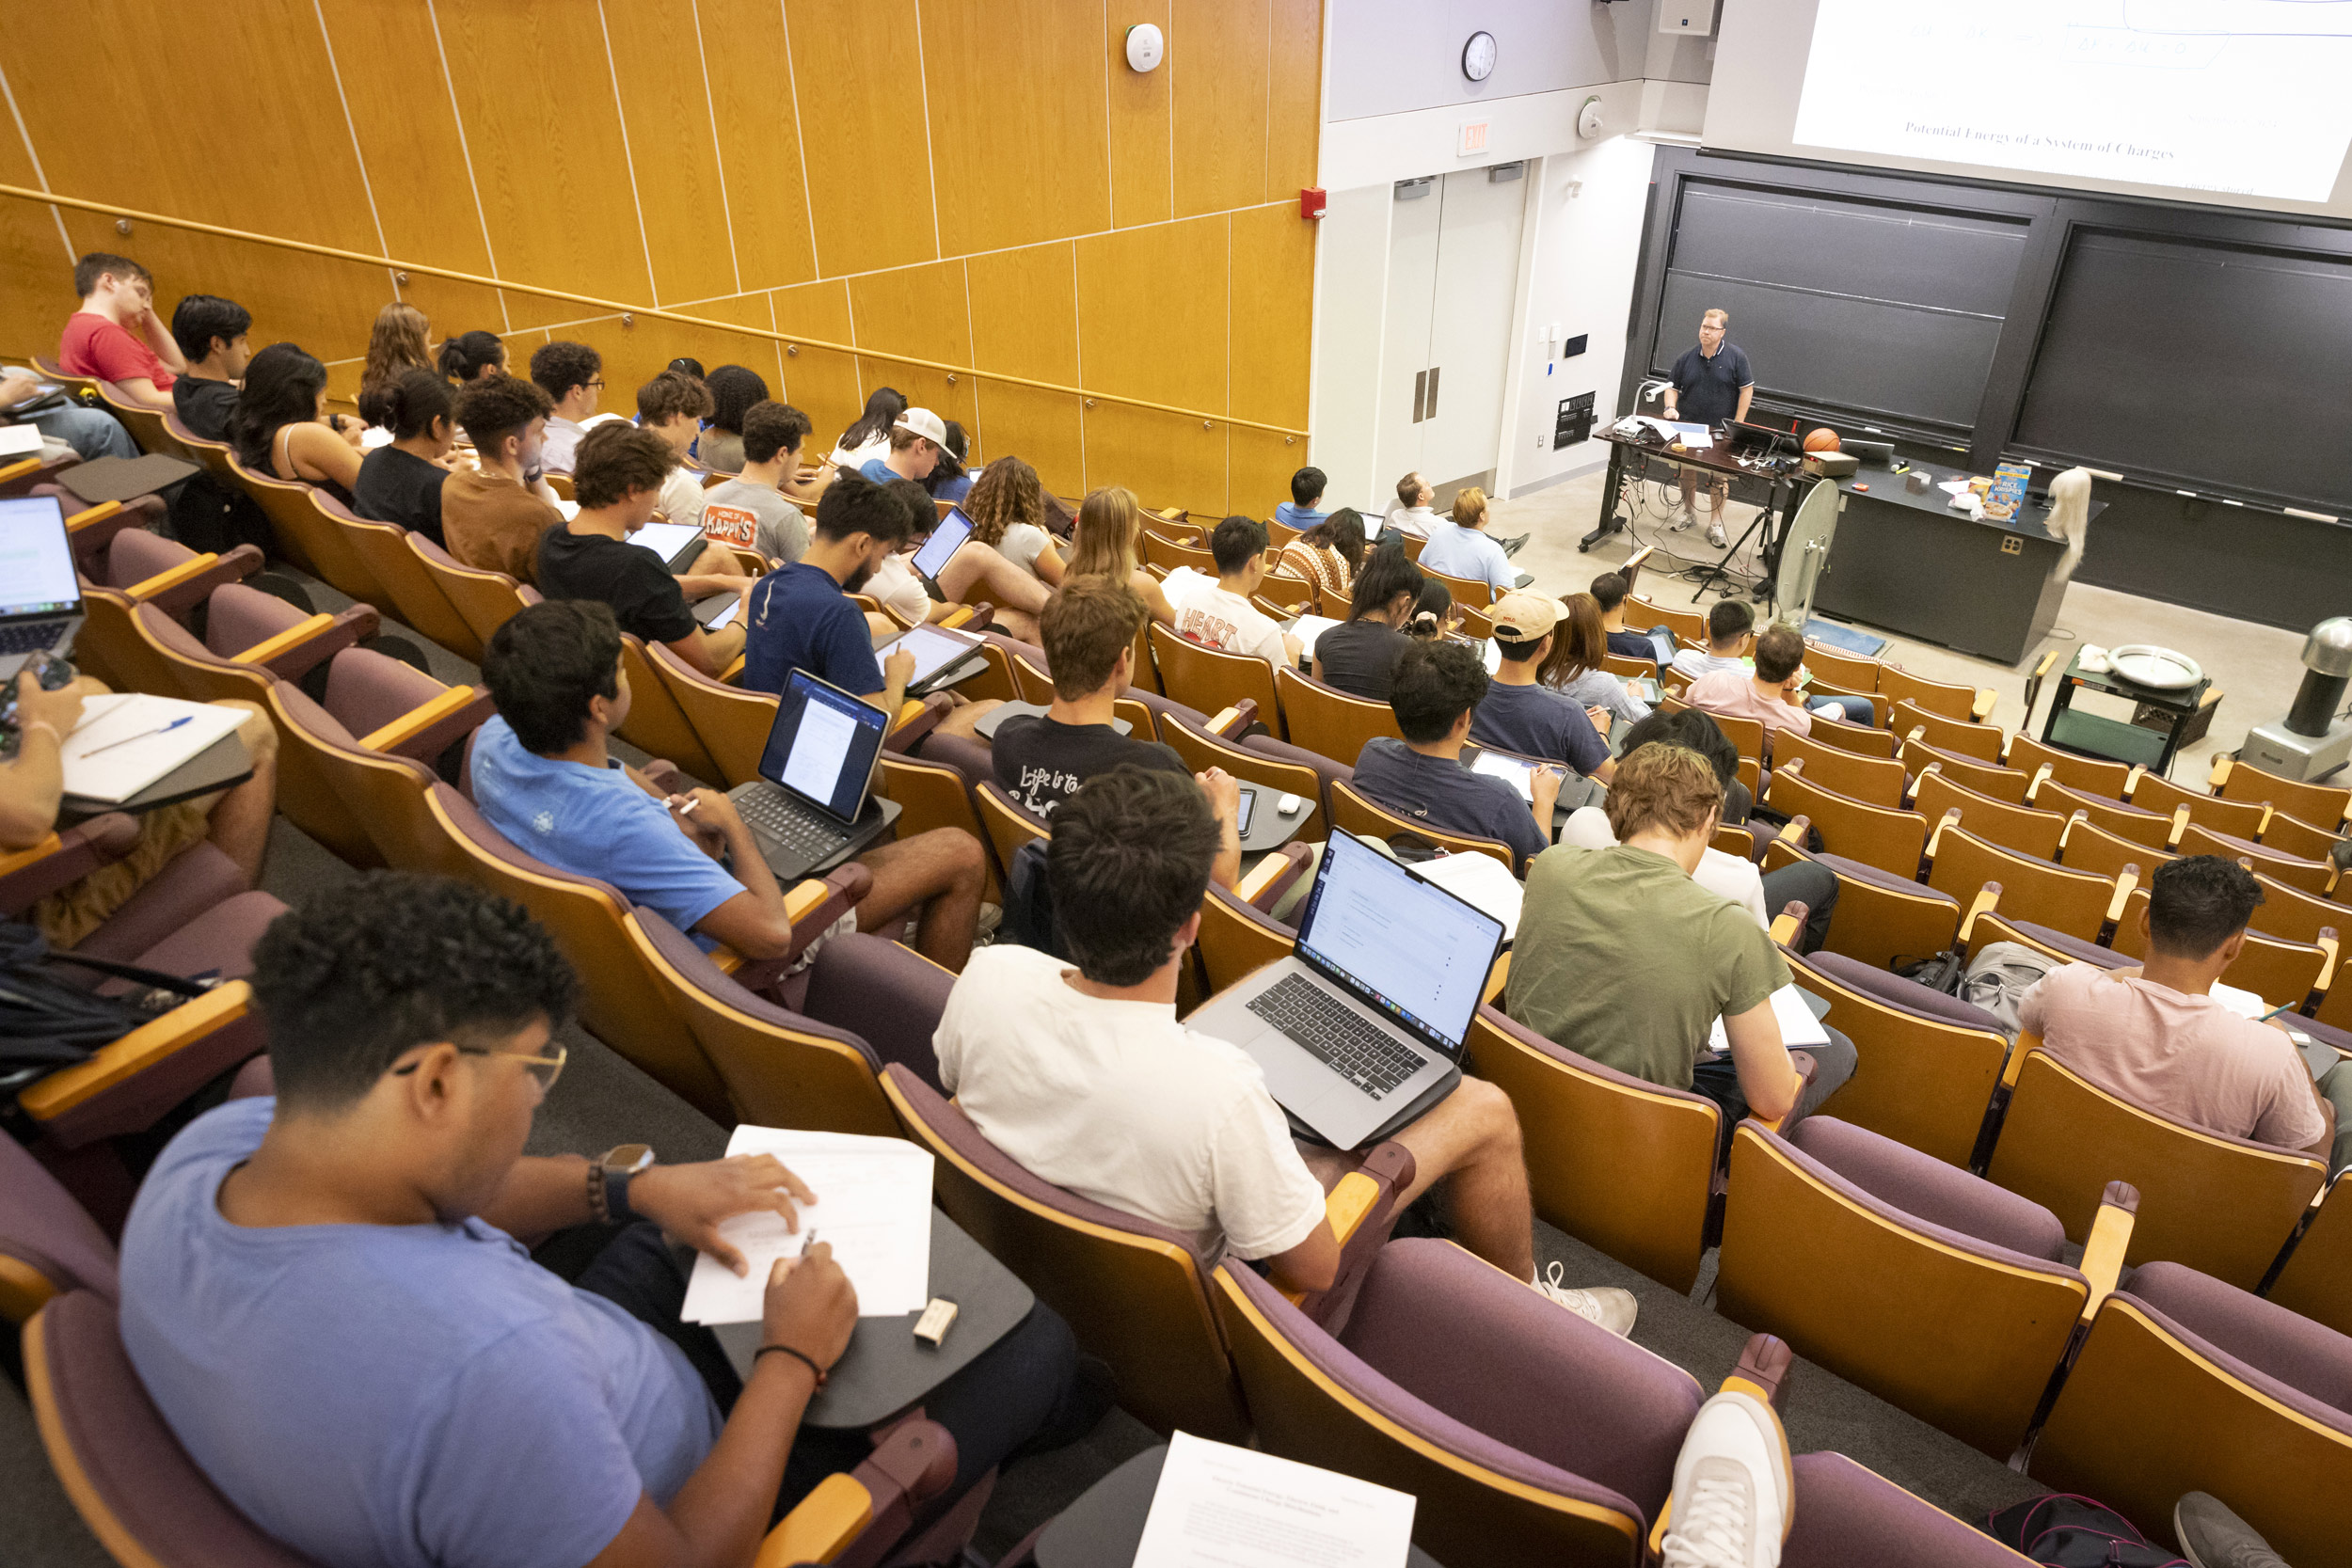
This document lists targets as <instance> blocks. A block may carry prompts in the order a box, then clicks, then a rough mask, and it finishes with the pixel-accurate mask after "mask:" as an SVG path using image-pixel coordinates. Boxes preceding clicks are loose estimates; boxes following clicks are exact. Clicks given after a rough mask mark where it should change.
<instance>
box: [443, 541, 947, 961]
mask: <svg viewBox="0 0 2352 1568" xmlns="http://www.w3.org/2000/svg"><path fill="white" fill-rule="evenodd" d="M792 569H794V568H787V570H792ZM834 596H835V597H836V598H838V597H839V595H838V594H835V595H834ZM842 602H843V603H845V604H846V603H847V602H848V601H847V600H843V601H842ZM869 657H870V655H869ZM482 677H483V679H484V681H485V682H486V683H487V684H488V686H489V688H490V695H491V696H492V697H494V698H495V699H497V702H498V708H499V716H498V717H497V718H496V719H493V720H491V721H489V722H488V723H486V724H485V725H483V726H482V733H481V735H480V736H479V737H478V738H477V739H476V740H475V741H474V747H473V756H472V760H471V764H470V766H471V768H472V772H473V796H474V801H475V803H476V804H477V805H478V806H479V807H480V808H481V810H482V815H483V816H485V817H487V818H488V819H489V821H490V825H491V826H492V827H494V828H496V829H498V831H499V832H502V833H504V834H505V835H506V836H507V837H508V838H509V839H511V840H513V841H514V843H515V846H516V847H517V848H519V849H521V850H522V851H523V852H524V853H525V854H527V855H530V856H532V857H533V858H535V859H538V860H542V861H545V862H546V863H548V864H549V865H552V866H554V867H556V868H557V869H558V870H562V871H568V872H571V873H572V874H573V875H574V876H577V877H593V878H595V879H596V880H598V881H600V882H609V883H611V884H612V886H613V887H616V888H618V889H620V891H621V894H622V895H623V896H624V897H626V898H628V901H629V902H630V903H632V904H643V905H644V906H645V907H646V908H648V909H651V910H653V911H655V912H657V913H658V914H660V916H661V917H662V918H663V919H665V920H667V921H669V922H670V924H671V925H673V926H675V927H677V928H678V929H679V930H681V931H685V932H689V933H691V935H692V936H693V937H694V939H695V940H696V942H700V943H701V944H702V945H703V946H705V947H709V946H712V945H714V944H716V943H718V942H724V943H725V944H726V945H727V946H729V947H731V948H733V949H734V950H735V951H736V952H738V953H740V954H742V955H743V956H744V957H745V958H754V959H762V958H782V957H784V956H785V955H786V954H787V953H789V952H790V951H791V944H792V917H791V914H790V913H789V912H788V911H787V910H786V908H785V902H784V893H783V890H782V889H780V888H779V887H778V886H777V885H776V879H775V875H774V874H773V873H772V872H771V871H770V870H769V869H768V862H767V860H766V858H765V857H764V856H763V855H762V854H761V853H760V848H759V843H758V841H757V840H756V839H755V838H754V837H753V835H752V831H751V829H750V827H749V826H748V825H746V824H745V822H744V821H743V818H742V816H741V815H740V814H739V813H738V812H737V811H736V809H735V802H734V801H733V800H729V799H728V798H727V797H726V796H725V795H723V794H722V793H720V792H719V791H718V790H715V789H695V790H693V791H691V793H689V794H685V795H664V794H662V793H661V792H660V790H658V789H656V788H654V786H653V784H651V783H650V782H648V781H647V780H646V778H645V777H644V774H642V773H639V772H638V771H637V770H636V769H634V768H627V767H624V766H623V765H622V764H621V761H620V759H619V758H617V757H615V756H613V755H612V753H611V752H610V750H609V748H608V740H609V737H610V736H611V735H612V731H613V730H615V729H617V728H618V727H619V726H620V725H621V724H622V723H623V722H625V721H627V720H628V705H629V689H628V673H627V672H626V671H624V670H623V669H622V668H621V636H620V632H619V630H618V628H617V627H616V626H614V625H613V621H612V608H611V607H610V606H608V605H605V604H602V603H598V602H596V601H594V600H584V599H568V600H564V599H556V600H549V601H548V602H547V603H546V604H537V605H532V607H531V608H530V609H528V610H523V611H521V612H520V613H518V614H516V615H515V616H513V617H512V618H510V619H509V620H508V621H507V622H506V624H505V625H504V626H501V627H499V629H498V631H497V632H496V633H495V634H493V635H492V637H491V638H490V644H489V646H488V647H487V648H486V649H485V651H484V652H483V656H482ZM858 863H859V864H861V865H863V866H865V867H866V869H867V870H868V871H870V872H872V873H873V874H874V885H873V887H872V888H871V889H870V890H869V891H868V892H867V893H866V897H865V898H864V899H863V900H862V901H861V902H860V903H859V904H858V907H857V918H858V927H859V928H860V929H862V930H868V931H873V930H881V929H883V928H884V927H887V926H889V925H891V924H892V923H893V922H900V923H902V922H904V921H905V919H906V917H907V915H908V913H909V912H910V911H914V910H916V909H920V910H921V911H923V918H922V923H921V924H920V925H919V926H918V927H916V933H917V934H916V938H915V947H916V949H917V950H918V951H919V952H921V953H922V954H923V956H924V957H925V958H930V959H931V960H932V961H933V962H934V963H937V964H940V965H941V966H943V967H945V968H947V969H950V970H955V971H959V972H961V970H962V968H963V965H964V961H965V960H966V959H967V958H970V957H971V956H972V942H973V938H974V935H975V934H976V932H977V929H978V926H979V916H980V894H981V892H982V890H983V889H984V888H985V886H986V884H987V879H988V872H987V860H986V857H985V853H984V851H983V850H982V849H981V847H980V842H979V840H977V839H976V838H974V837H973V836H972V835H971V834H970V833H967V832H961V831H960V830H958V829H955V828H935V829H933V830H931V831H930V832H926V833H914V834H912V835H909V836H907V837H904V838H900V839H897V840H894V841H893V842H891V843H888V844H881V845H877V846H875V847H873V848H871V849H868V850H867V851H866V853H865V854H863V855H861V856H859V857H858Z"/></svg>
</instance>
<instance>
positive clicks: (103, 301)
mask: <svg viewBox="0 0 2352 1568" xmlns="http://www.w3.org/2000/svg"><path fill="white" fill-rule="evenodd" d="M73 288H74V292H75V293H79V294H80V295H81V296H82V308H81V309H79V310H77V311H75V312H74V313H73V315H72V317H71V318H69V319H68V320H67V322H66V324H65V334H64V336H63V337H61V338H60V339H59V340H58V341H57V363H58V364H59V365H60V366H62V367H63V368H64V370H65V372H66V373H67V374H68V375H94V376H97V377H98V378H99V379H100V380H102V381H111V382H113V383H114V384H115V385H116V386H118V387H119V388H122V390H123V393H124V395H126V396H127V397H129V398H130V399H131V400H132V401H133V402H134V403H136V404H140V405H141V406H142V407H147V408H153V409H157V410H159V411H161V412H164V413H169V412H170V411H171V384H172V383H173V382H174V381H176V380H178V379H179V378H180V375H181V373H182V372H184V371H186V370H187V368H188V366H187V361H186V360H184V359H183V358H182V357H181V356H180V345H179V344H178V343H176V342H174V341H172V337H171V330H170V328H168V327H167V326H165V325H164V324H163V319H162V318H161V317H159V316H157V315H156V314H155V277H154V274H152V273H151V272H149V271H148V270H147V269H146V268H145V267H143V266H141V265H139V264H138V263H137V262H136V261H132V260H131V259H130V258H129V257H128V256H109V255H107V254H106V253H105V252H104V251H103V250H94V251H92V252H90V253H89V254H88V255H87V256H85V257H83V258H82V259H81V260H80V261H76V262H74V263H73Z"/></svg>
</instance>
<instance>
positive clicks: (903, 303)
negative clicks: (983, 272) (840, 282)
mask: <svg viewBox="0 0 2352 1568" xmlns="http://www.w3.org/2000/svg"><path fill="white" fill-rule="evenodd" d="M850 320H851V321H852V322H853V323H854V324H855V325H856V328H857V338H856V340H855V341H856V342H857V346H858V347H860V348H874V349H882V350H885V351H888V352H891V353H897V354H912V355H915V356H919V357H921V358H925V359H937V360H941V361H944V362H945V363H947V364H951V365H968V364H970V363H972V325H971V321H972V317H971V306H970V303H969V301H968V300H967V299H966V297H965V294H964V292H963V262H962V261H961V259H959V260H956V261H935V262H932V263H931V264H930V265H929V266H921V267H901V268H899V269H898V270H897V271H894V272H876V273H868V274H866V276H865V277H852V278H850ZM858 374H859V377H860V379H861V380H862V381H863V382H864V384H865V386H866V389H867V390H868V391H871V390H872V389H873V388H876V387H895V388H898V391H899V392H900V393H902V394H904V396H905V397H906V400H907V401H908V402H909V403H911V404H914V406H916V407H918V408H928V409H930V411H931V412H932V413H934V414H937V415H938V416H939V417H940V418H941V419H943V420H959V421H961V423H962V425H963V427H964V431H965V433H966V435H967V436H969V434H970V433H971V431H972V430H973V429H974V428H975V427H976V426H977V423H978V415H977V405H976V404H974V402H973V399H972V392H973V386H972V378H971V377H970V376H968V375H964V376H958V377H957V378H956V384H955V385H954V386H952V387H951V386H949V385H948V384H947V377H946V372H940V371H927V370H920V369H917V368H916V367H914V366H913V365H909V364H906V363H903V362H902V361H898V360H891V359H877V358H872V357H870V356H866V355H860V356H858Z"/></svg>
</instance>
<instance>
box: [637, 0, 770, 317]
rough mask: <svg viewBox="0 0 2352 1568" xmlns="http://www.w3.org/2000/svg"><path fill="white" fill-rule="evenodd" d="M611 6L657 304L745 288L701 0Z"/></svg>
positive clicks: (642, 1) (646, 0) (643, 0)
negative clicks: (708, 81)
mask: <svg viewBox="0 0 2352 1568" xmlns="http://www.w3.org/2000/svg"><path fill="white" fill-rule="evenodd" d="M603 10H604V19H605V27H606V29H607V30H608V32H609V33H610V35H611V37H612V65H613V70H614V71H615V73H616V74H617V77H618V80H619V82H620V89H621V113H622V122H623V123H624V124H625V125H626V126H627V127H628V157H629V166H630V167H631V168H632V169H633V170H634V171H635V178H636V182H637V212H638V216H639V218H640V219H641V220H642V221H643V222H644V228H645V240H644V244H645V248H646V250H647V251H648V252H649V253H650V254H651V255H652V257H653V284H654V297H653V300H652V303H653V304H656V305H669V304H675V302H677V301H679V300H695V299H715V298H719V297H721V296H723V295H728V294H734V293H740V292H741V290H742V288H743V282H742V279H741V278H740V277H739V276H738V275H737V272H736V264H735V241H734V236H733V234H732V233H731V232H730V230H729V229H728V227H727V220H726V211H727V198H726V192H725V191H724V190H723V188H722V186H721V183H720V180H719V154H718V150H717V146H718V144H717V143H716V141H715V140H714V139H713V138H712V135H711V118H710V110H711V100H710V97H709V95H708V94H707V92H705V90H704V87H703V58H702V56H703V49H702V39H701V37H700V35H699V34H698V32H697V31H696V29H695V25H694V0H629V3H628V4H626V5H617V4H616V5H608V6H606V7H604V8H603Z"/></svg>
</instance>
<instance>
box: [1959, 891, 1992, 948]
mask: <svg viewBox="0 0 2352 1568" xmlns="http://www.w3.org/2000/svg"><path fill="white" fill-rule="evenodd" d="M2000 907H2001V884H2000V883H1998V882H1987V883H1985V884H1984V886H1982V887H1980V888H1979V889H1977V895H1976V896H1975V897H1974V898H1971V899H1970V900H1969V901H1968V913H1967V914H1966V916H1964V917H1963V919H1962V921H1961V923H1960V935H1959V937H1958V939H1957V940H1958V942H1960V944H1961V945H1962V946H1963V947H1965V946H1967V945H1968V933H1969V932H1970V931H1972V930H1974V929H1975V928H1976V924H1977V916H1979V915H1980V914H1991V913H1992V912H1993V911H1994V910H1997V909H1999V908H2000Z"/></svg>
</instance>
